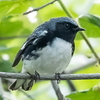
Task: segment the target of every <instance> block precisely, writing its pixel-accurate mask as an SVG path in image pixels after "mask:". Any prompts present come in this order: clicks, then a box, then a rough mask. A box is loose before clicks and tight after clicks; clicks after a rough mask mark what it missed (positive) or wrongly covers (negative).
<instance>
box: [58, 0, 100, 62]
mask: <svg viewBox="0 0 100 100" xmlns="http://www.w3.org/2000/svg"><path fill="white" fill-rule="evenodd" d="M58 2H59V4H60V5H61V7H62V9H63V10H64V12H65V13H66V14H67V15H68V17H70V18H74V17H73V16H72V15H71V14H70V12H69V11H68V10H67V9H66V7H65V6H64V4H63V3H62V1H61V0H58ZM80 33H81V36H82V37H83V39H84V40H85V42H86V43H87V45H88V47H89V48H90V50H91V52H92V53H93V54H94V56H95V58H96V59H97V61H98V62H99V63H100V58H99V56H98V55H97V53H96V52H95V50H94V48H93V47H92V45H91V43H90V42H89V40H88V38H87V36H86V34H85V33H83V32H80Z"/></svg>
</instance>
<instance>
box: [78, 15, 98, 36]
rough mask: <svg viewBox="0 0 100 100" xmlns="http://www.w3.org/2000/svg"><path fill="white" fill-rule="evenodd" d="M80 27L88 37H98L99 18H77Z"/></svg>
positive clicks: (92, 16)
mask: <svg viewBox="0 0 100 100" xmlns="http://www.w3.org/2000/svg"><path fill="white" fill-rule="evenodd" d="M79 22H80V25H81V26H82V27H83V28H85V29H86V31H85V32H86V34H87V36H88V37H94V38H96V37H100V17H99V16H96V15H92V14H87V15H84V16H82V17H80V18H79Z"/></svg>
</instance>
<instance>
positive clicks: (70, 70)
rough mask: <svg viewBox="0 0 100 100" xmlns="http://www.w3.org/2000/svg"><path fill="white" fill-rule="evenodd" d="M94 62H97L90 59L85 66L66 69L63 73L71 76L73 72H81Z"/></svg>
mask: <svg viewBox="0 0 100 100" xmlns="http://www.w3.org/2000/svg"><path fill="white" fill-rule="evenodd" d="M96 62H97V60H95V59H91V60H89V61H88V63H86V64H83V65H80V66H75V67H74V68H69V69H66V70H65V71H64V74H72V73H75V72H77V71H80V70H83V69H85V68H88V67H90V66H93V65H95V64H96Z"/></svg>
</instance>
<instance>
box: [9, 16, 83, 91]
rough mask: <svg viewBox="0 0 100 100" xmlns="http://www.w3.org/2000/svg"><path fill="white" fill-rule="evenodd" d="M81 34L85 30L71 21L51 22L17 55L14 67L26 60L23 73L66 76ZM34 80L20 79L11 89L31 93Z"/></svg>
mask: <svg viewBox="0 0 100 100" xmlns="http://www.w3.org/2000/svg"><path fill="white" fill-rule="evenodd" d="M78 31H85V29H84V28H81V27H79V26H78V24H77V23H76V22H75V21H74V20H73V19H72V18H69V17H58V18H51V19H50V20H48V21H46V22H44V23H43V24H41V25H39V26H38V27H37V28H36V29H35V30H34V32H33V33H32V34H31V35H30V36H29V37H28V38H27V40H26V41H25V42H24V44H23V45H22V47H21V49H20V50H19V52H18V53H17V55H16V57H15V60H14V62H13V65H12V67H15V66H16V65H17V64H18V63H19V62H20V60H22V63H23V65H22V71H21V73H25V74H27V73H30V74H35V72H37V73H39V75H52V74H55V73H62V72H63V71H64V70H65V69H66V67H67V66H68V64H69V63H70V61H71V58H72V56H73V53H74V50H75V44H74V39H75V37H76V33H77V32H78ZM33 84H34V80H28V79H17V80H15V82H14V83H12V84H11V86H10V87H9V89H11V90H17V89H18V88H20V87H22V89H23V90H25V91H28V90H30V89H31V88H32V86H33Z"/></svg>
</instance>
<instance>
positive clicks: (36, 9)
mask: <svg viewBox="0 0 100 100" xmlns="http://www.w3.org/2000/svg"><path fill="white" fill-rule="evenodd" d="M55 1H57V0H53V1H51V2H49V3H47V4H45V5H43V6H41V7H38V8H34V9H33V10H30V11H28V12H25V13H23V15H26V14H29V13H31V12H33V11H38V10H40V9H42V8H44V7H46V6H48V5H50V4H53V3H54V2H55Z"/></svg>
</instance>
